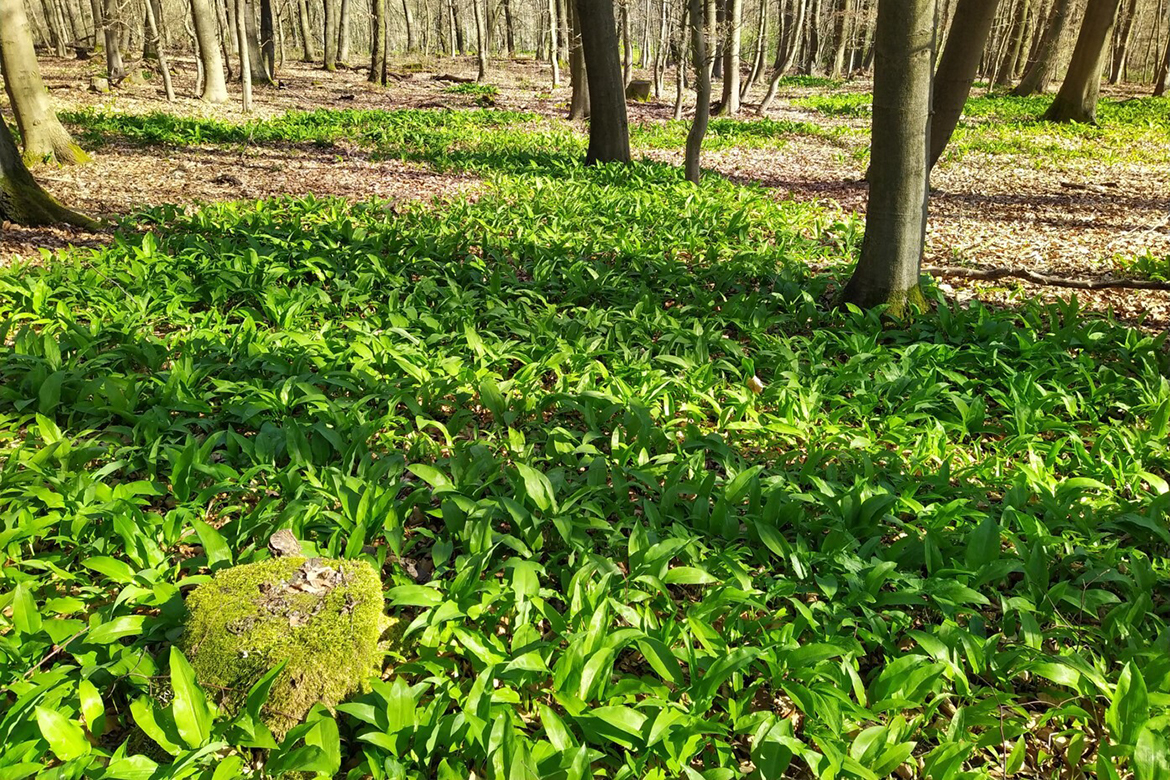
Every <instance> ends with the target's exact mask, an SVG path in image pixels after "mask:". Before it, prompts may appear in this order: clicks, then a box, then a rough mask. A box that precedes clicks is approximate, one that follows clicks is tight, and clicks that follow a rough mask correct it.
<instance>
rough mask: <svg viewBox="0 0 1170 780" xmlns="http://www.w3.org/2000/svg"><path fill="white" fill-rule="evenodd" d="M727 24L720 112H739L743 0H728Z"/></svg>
mask: <svg viewBox="0 0 1170 780" xmlns="http://www.w3.org/2000/svg"><path fill="white" fill-rule="evenodd" d="M726 7H727V26H726V30H725V32H724V39H723V95H722V96H721V98H720V101H719V113H720V114H722V115H724V116H735V115H736V114H738V113H739V79H740V72H739V57H740V47H741V45H742V41H743V0H727V6H726Z"/></svg>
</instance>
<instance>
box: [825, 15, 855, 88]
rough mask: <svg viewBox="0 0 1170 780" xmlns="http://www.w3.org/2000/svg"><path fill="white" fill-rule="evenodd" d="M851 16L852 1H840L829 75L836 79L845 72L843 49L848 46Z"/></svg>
mask: <svg viewBox="0 0 1170 780" xmlns="http://www.w3.org/2000/svg"><path fill="white" fill-rule="evenodd" d="M852 15H853V2H852V0H841V5H840V7H839V8H838V9H837V19H836V22H837V24H836V26H835V29H834V46H833V66H832V68H831V69H830V70H829V75H830V76H832V77H833V78H837V77H838V76H840V75H841V72H842V71H843V70H845V48H846V47H847V46H848V45H849V20H850V17H851V16H852Z"/></svg>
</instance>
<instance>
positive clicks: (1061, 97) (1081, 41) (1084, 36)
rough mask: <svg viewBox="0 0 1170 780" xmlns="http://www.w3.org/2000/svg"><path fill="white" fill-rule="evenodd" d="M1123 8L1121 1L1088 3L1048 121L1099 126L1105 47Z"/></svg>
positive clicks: (1049, 109)
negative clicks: (1098, 115)
mask: <svg viewBox="0 0 1170 780" xmlns="http://www.w3.org/2000/svg"><path fill="white" fill-rule="evenodd" d="M1120 4H1121V0H1093V2H1091V3H1089V7H1088V9H1087V10H1086V11H1085V20H1084V21H1083V22H1082V23H1081V32H1080V35H1078V36H1077V46H1076V48H1075V49H1074V50H1073V56H1072V61H1071V62H1070V63H1069V66H1068V73H1067V74H1065V77H1064V83H1063V84H1061V85H1060V91H1059V92H1057V93H1056V98H1055V99H1054V100H1053V101H1052V105H1051V106H1049V107H1048V111H1047V112H1045V114H1044V118H1045V119H1047V120H1049V121H1052V122H1088V123H1090V124H1096V122H1097V98H1098V96H1099V95H1100V92H1101V70H1102V69H1103V68H1104V66H1105V53H1106V48H1107V47H1106V44H1107V43H1108V42H1109V34H1110V32H1112V30H1113V20H1114V19H1115V18H1116V17H1117V7H1118V5H1120Z"/></svg>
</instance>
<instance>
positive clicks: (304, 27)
mask: <svg viewBox="0 0 1170 780" xmlns="http://www.w3.org/2000/svg"><path fill="white" fill-rule="evenodd" d="M297 19H298V20H299V22H300V25H301V60H302V61H303V62H316V61H317V50H316V48H315V47H314V46H313V25H312V22H311V21H310V20H309V4H308V3H307V2H306V0H297Z"/></svg>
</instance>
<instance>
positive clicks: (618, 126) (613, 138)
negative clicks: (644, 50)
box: [577, 0, 630, 165]
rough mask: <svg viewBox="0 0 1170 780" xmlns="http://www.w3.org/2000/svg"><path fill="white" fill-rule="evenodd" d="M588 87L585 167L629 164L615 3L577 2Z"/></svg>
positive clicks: (598, 1)
mask: <svg viewBox="0 0 1170 780" xmlns="http://www.w3.org/2000/svg"><path fill="white" fill-rule="evenodd" d="M577 18H578V19H580V20H581V47H582V49H584V56H585V73H586V75H587V80H588V84H589V151H588V152H587V153H586V155H585V164H586V165H593V164H594V163H607V162H622V163H628V162H629V161H630V129H629V123H628V119H627V116H626V90H625V85H624V84H623V82H622V63H621V59H620V58H619V57H618V41H617V25H616V21H615V20H614V15H613V0H577Z"/></svg>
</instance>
